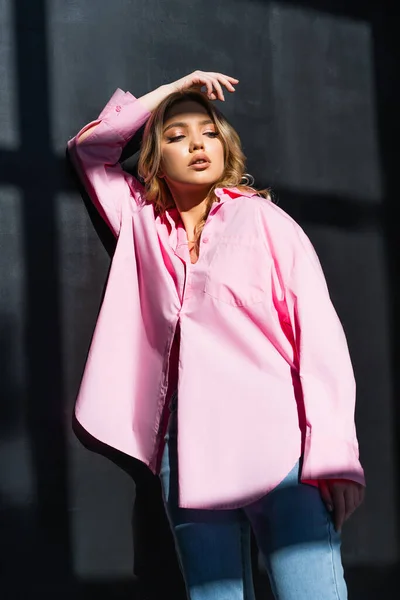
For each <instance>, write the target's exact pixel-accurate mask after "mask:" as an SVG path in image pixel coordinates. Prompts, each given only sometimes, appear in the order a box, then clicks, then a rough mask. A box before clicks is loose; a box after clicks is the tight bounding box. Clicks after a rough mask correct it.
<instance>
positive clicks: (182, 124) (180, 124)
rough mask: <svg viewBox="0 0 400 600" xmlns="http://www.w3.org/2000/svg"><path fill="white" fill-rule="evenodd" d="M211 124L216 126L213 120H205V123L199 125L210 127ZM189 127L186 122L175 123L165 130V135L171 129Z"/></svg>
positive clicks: (201, 122)
mask: <svg viewBox="0 0 400 600" xmlns="http://www.w3.org/2000/svg"><path fill="white" fill-rule="evenodd" d="M209 124H212V125H214V121H213V120H212V119H205V120H204V121H200V123H199V125H209ZM187 126H188V124H187V123H185V122H184V121H174V123H171V124H170V125H168V126H167V127H166V128H165V129H164V133H165V132H166V131H168V129H171V128H172V127H187Z"/></svg>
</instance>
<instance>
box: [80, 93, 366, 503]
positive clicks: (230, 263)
mask: <svg viewBox="0 0 400 600" xmlns="http://www.w3.org/2000/svg"><path fill="white" fill-rule="evenodd" d="M148 117H149V113H148V111H147V110H146V108H145V107H144V106H143V105H142V104H141V103H140V101H138V100H136V99H135V98H134V97H133V96H132V95H131V94H130V93H129V92H126V93H124V92H123V91H122V90H117V91H116V92H115V94H114V95H113V97H112V98H111V100H110V101H109V103H108V104H107V106H106V107H105V108H104V110H103V111H102V113H101V114H100V116H99V119H98V120H97V121H95V122H94V123H99V124H98V126H97V127H96V129H95V130H94V131H93V133H91V134H90V135H89V136H88V137H87V138H86V139H85V140H84V141H83V142H81V143H80V144H76V139H77V137H78V136H79V134H78V135H77V136H76V137H75V138H74V139H72V140H70V142H69V144H68V147H69V151H70V155H71V158H72V160H73V162H74V164H75V166H76V168H77V170H78V172H79V174H80V177H81V178H82V181H83V182H84V184H85V186H86V188H87V190H88V192H89V194H90V196H91V198H92V200H93V202H94V203H95V205H96V206H97V208H98V210H99V211H100V213H101V214H102V216H103V217H104V219H105V220H106V222H107V223H108V224H109V226H110V227H111V229H112V230H113V232H114V234H115V236H116V237H117V245H116V250H115V254H114V257H113V260H112V265H111V270H110V274H109V280H108V284H107V289H106V293H105V297H104V300H103V304H102V307H101V311H100V314H99V318H98V321H97V325H96V329H95V332H94V336H93V340H92V344H91V347H90V351H89V355H88V358H87V364H86V368H85V372H84V376H83V379H82V383H81V387H80V391H79V396H78V399H77V404H76V416H77V419H78V421H79V422H80V423H81V424H82V426H83V427H84V428H85V429H86V430H87V431H89V432H90V433H91V434H92V435H93V436H94V437H96V438H98V439H99V440H101V441H102V442H104V443H106V444H108V445H110V446H112V447H114V448H117V449H119V450H121V451H122V452H124V453H126V454H128V455H131V456H134V457H135V458H137V459H139V460H140V461H143V462H144V463H145V464H146V465H148V466H149V467H150V469H152V471H153V472H157V456H158V454H159V450H160V444H161V440H162V415H163V410H164V407H165V400H166V393H167V389H168V373H169V361H170V354H171V347H172V344H173V340H174V334H175V331H176V328H177V326H178V324H179V326H180V347H179V361H178V397H179V402H178V420H179V432H178V461H179V463H178V471H179V494H180V497H179V502H180V506H182V507H193V508H210V509H217V508H228V507H230V508H233V507H237V506H243V505H245V504H248V503H250V502H252V501H253V500H255V499H257V498H259V497H261V496H262V495H264V494H266V493H267V492H269V491H270V490H271V489H273V488H274V487H275V486H276V485H277V484H278V483H279V482H280V481H281V480H282V479H283V478H284V477H285V476H286V474H287V473H288V472H289V471H290V470H291V468H292V467H293V466H294V465H295V463H296V461H297V460H298V459H299V457H300V455H301V454H303V464H302V474H301V476H302V480H303V481H307V482H310V483H315V482H316V480H317V479H318V478H347V479H352V480H354V481H357V482H360V483H362V484H364V475H363V470H362V467H361V465H360V463H359V459H358V443H357V438H356V431H355V425H354V407H355V382H354V375H353V370H352V366H351V361H350V357H349V352H348V347H347V343H346V339H345V335H344V333H343V328H342V326H341V323H340V321H339V319H338V316H337V314H336V312H335V309H334V307H333V306H332V303H331V300H330V298H329V293H328V289H327V286H326V282H325V278H324V275H323V272H322V269H321V266H320V263H319V261H318V258H317V256H316V254H315V251H314V249H313V247H312V245H311V243H310V241H309V239H308V238H307V236H306V235H305V233H304V232H303V230H302V229H301V228H300V226H299V225H298V224H297V223H296V222H295V221H293V219H292V218H291V217H290V216H289V215H287V214H286V213H285V212H284V211H283V210H281V209H280V208H279V207H277V206H276V205H275V204H273V203H272V202H270V201H269V200H266V199H264V198H261V197H259V196H257V195H253V194H245V195H243V194H242V193H241V192H239V191H238V190H237V189H232V188H231V189H217V190H216V195H217V197H218V199H219V202H215V203H214V204H213V206H212V208H211V211H210V214H209V217H208V219H207V222H206V224H205V227H204V230H203V233H202V237H201V243H200V255H199V259H198V261H197V262H196V263H195V264H191V263H190V259H189V253H188V250H187V238H186V234H185V231H184V228H183V226H182V223H181V222H180V220H179V214H178V213H177V211H176V210H173V211H170V213H166V214H165V215H164V216H163V217H159V216H157V217H155V213H154V209H153V206H152V205H151V204H147V203H146V201H145V197H144V190H143V187H142V186H141V185H140V183H139V182H138V181H137V180H136V179H135V178H133V177H132V176H131V175H128V174H127V173H126V172H124V171H123V170H122V168H121V166H120V165H119V163H118V160H119V158H120V155H121V151H122V148H123V146H124V145H125V144H126V142H127V141H128V140H129V139H130V138H131V137H132V135H133V134H134V133H135V131H136V130H137V129H138V128H139V127H140V126H141V125H143V123H144V122H145V121H146V120H147V118H148ZM90 125H91V124H89V126H90ZM85 129H86V128H84V129H83V130H82V131H84V130H85ZM80 133H82V132H80Z"/></svg>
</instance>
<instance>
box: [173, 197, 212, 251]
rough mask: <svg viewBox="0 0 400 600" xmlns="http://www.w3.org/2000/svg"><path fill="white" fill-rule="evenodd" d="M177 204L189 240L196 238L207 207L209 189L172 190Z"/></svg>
mask: <svg viewBox="0 0 400 600" xmlns="http://www.w3.org/2000/svg"><path fill="white" fill-rule="evenodd" d="M171 193H172V196H173V199H174V202H175V206H176V208H177V209H178V211H179V214H180V216H181V219H182V222H183V225H184V227H185V230H186V234H187V238H188V240H189V241H192V240H194V236H195V230H196V227H197V225H198V224H199V223H200V221H201V219H202V218H203V216H204V213H205V211H206V209H207V201H206V197H207V191H205V190H199V191H198V192H197V191H196V193H195V194H193V193H189V194H188V193H182V192H180V193H176V191H175V190H171Z"/></svg>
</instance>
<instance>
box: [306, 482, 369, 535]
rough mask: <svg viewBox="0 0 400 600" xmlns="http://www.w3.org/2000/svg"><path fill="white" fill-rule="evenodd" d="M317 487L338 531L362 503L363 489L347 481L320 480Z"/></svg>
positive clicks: (359, 485)
mask: <svg viewBox="0 0 400 600" xmlns="http://www.w3.org/2000/svg"><path fill="white" fill-rule="evenodd" d="M318 485H319V490H320V493H321V497H322V499H323V501H324V502H325V504H326V507H327V509H328V510H329V512H333V515H334V522H335V529H336V531H340V530H341V529H342V525H343V523H344V522H345V521H346V520H347V519H348V518H349V517H350V515H351V514H352V513H353V512H354V511H355V510H356V508H358V506H360V504H361V502H362V501H363V499H364V493H365V489H364V487H363V486H362V485H361V484H359V483H356V482H355V481H351V480H348V479H321V480H320V481H319V482H318Z"/></svg>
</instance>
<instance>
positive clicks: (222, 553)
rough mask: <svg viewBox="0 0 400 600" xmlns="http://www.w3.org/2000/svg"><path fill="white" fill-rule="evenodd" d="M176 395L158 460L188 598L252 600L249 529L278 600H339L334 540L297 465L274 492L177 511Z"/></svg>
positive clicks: (340, 578) (342, 589)
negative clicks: (241, 502)
mask: <svg viewBox="0 0 400 600" xmlns="http://www.w3.org/2000/svg"><path fill="white" fill-rule="evenodd" d="M177 431H178V423H177V410H176V397H174V398H173V402H172V410H171V416H170V421H169V425H168V430H167V434H166V444H165V449H164V453H163V457H162V462H161V471H160V479H161V484H162V489H163V496H164V503H165V507H166V511H167V515H168V518H169V521H170V525H171V528H172V531H173V534H174V538H175V544H176V550H177V555H178V559H179V562H180V567H181V570H182V574H183V577H184V580H185V584H186V589H187V595H188V598H190V600H255V595H254V590H253V581H252V567H251V552H250V528H251V529H252V530H253V532H254V536H255V539H256V542H257V545H258V548H259V550H260V552H261V555H262V558H263V560H264V564H265V567H266V569H267V572H268V575H269V579H270V582H271V588H272V591H273V594H274V597H275V598H277V599H279V600H345V599H346V598H347V589H346V583H345V580H344V574H343V567H342V562H341V554H340V543H341V540H340V535H339V534H338V533H337V532H336V531H335V529H334V526H333V522H332V518H331V515H330V513H329V512H328V511H327V509H326V508H325V505H324V503H323V502H322V499H321V497H320V493H319V490H318V489H317V488H315V487H312V486H309V485H304V484H302V483H299V463H297V464H296V465H295V467H294V468H293V469H292V471H291V472H290V473H289V474H288V475H287V477H286V478H285V479H284V480H283V481H282V483H281V484H280V485H279V486H278V487H276V488H275V489H274V490H273V491H272V492H270V493H269V494H267V495H265V496H264V497H263V498H261V499H260V500H257V501H256V502H254V503H253V504H250V505H248V506H245V507H243V508H241V509H232V510H198V509H186V508H180V507H179V506H178V473H177V444H176V442H177Z"/></svg>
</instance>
